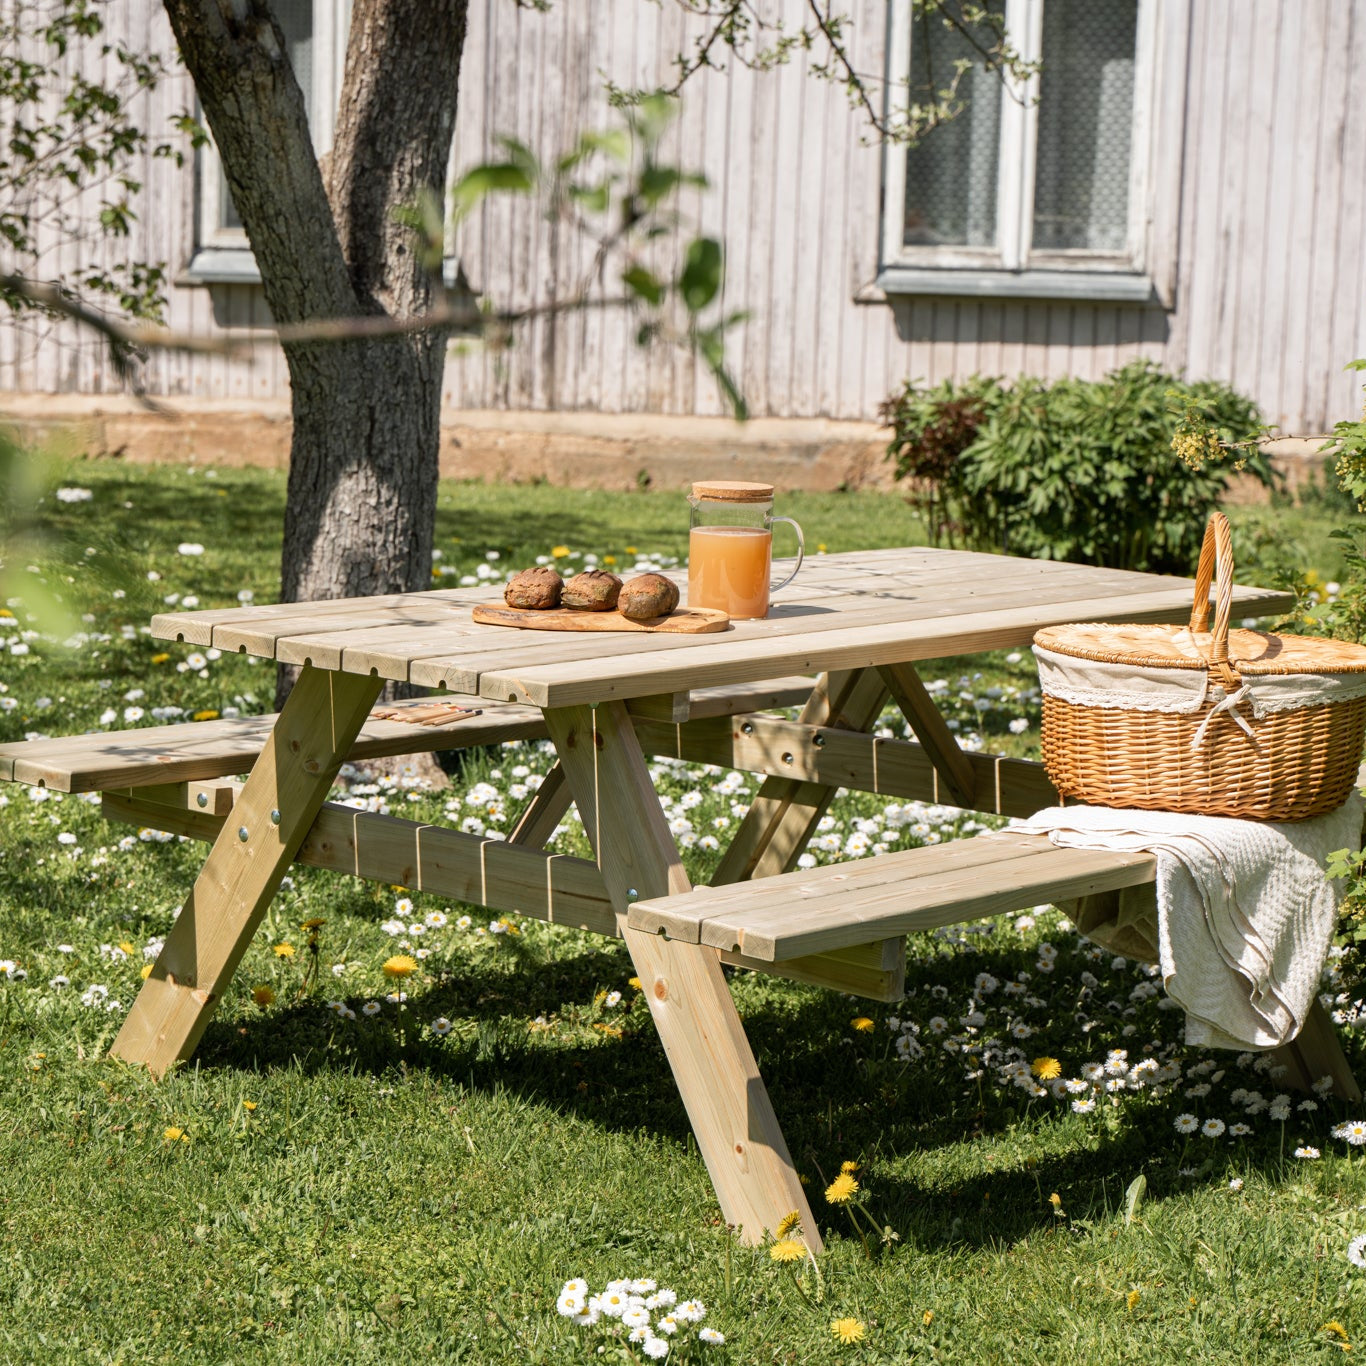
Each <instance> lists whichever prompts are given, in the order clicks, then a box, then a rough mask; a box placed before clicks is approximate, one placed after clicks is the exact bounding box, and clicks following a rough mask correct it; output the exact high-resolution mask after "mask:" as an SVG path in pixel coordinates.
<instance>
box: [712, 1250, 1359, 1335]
mask: <svg viewBox="0 0 1366 1366" xmlns="http://www.w3.org/2000/svg"><path fill="white" fill-rule="evenodd" d="M1362 1241H1363V1242H1366V1239H1363V1240H1362ZM1362 1265H1366V1262H1363V1263H1362ZM697 1340H698V1342H705V1343H708V1344H709V1345H711V1346H713V1347H719V1346H720V1345H721V1344H722V1343H723V1342H725V1340H726V1335H725V1334H724V1333H718V1332H717V1331H716V1329H715V1328H699V1329H698V1330H697Z"/></svg>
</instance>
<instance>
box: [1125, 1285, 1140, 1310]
mask: <svg viewBox="0 0 1366 1366" xmlns="http://www.w3.org/2000/svg"><path fill="white" fill-rule="evenodd" d="M1138 1294H1139V1292H1138V1290H1137V1289H1134V1290H1131V1291H1129V1293H1128V1294H1127V1295H1126V1296H1125V1297H1124V1302H1125V1303H1126V1304H1127V1305H1128V1306H1129V1309H1130V1312H1132V1311H1133V1310H1135V1309H1137V1308H1138Z"/></svg>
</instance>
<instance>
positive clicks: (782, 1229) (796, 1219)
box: [773, 1209, 802, 1238]
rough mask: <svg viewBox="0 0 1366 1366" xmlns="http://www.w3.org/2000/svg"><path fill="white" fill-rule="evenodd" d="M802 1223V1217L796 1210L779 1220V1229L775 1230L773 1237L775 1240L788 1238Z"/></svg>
mask: <svg viewBox="0 0 1366 1366" xmlns="http://www.w3.org/2000/svg"><path fill="white" fill-rule="evenodd" d="M801 1222H802V1216H801V1215H800V1214H798V1213H797V1211H796V1210H795V1209H794V1210H792V1211H790V1212H789V1213H787V1214H784V1215H783V1217H782V1218H781V1219H779V1220H778V1227H777V1228H775V1229H774V1230H773V1236H774V1237H775V1238H786V1237H787V1235H788V1234H789V1233H791V1232H793V1231H794V1230H795V1229H796V1228H797V1226H798V1225H799V1224H800V1223H801Z"/></svg>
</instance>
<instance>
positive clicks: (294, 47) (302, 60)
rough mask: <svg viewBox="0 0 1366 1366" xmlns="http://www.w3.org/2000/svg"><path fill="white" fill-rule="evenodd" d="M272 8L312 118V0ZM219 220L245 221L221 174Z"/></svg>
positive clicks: (232, 224)
mask: <svg viewBox="0 0 1366 1366" xmlns="http://www.w3.org/2000/svg"><path fill="white" fill-rule="evenodd" d="M271 8H272V9H273V10H274V11H275V20H276V22H277V23H278V24H279V25H280V28H281V29H282V30H283V31H284V35H285V48H286V50H287V51H288V53H289V63H290V65H291V66H292V67H293V68H294V78H295V80H297V81H298V82H299V89H300V90H302V91H303V93H304V108H305V109H307V110H308V117H309V120H310V121H312V118H313V0H273V2H272V5H271ZM218 185H219V200H220V203H219V206H218V211H219V221H220V222H221V223H222V225H223V227H225V228H240V227H241V226H242V220H241V218H240V217H238V214H237V206H236V205H235V204H234V203H233V202H232V195H231V194H230V193H229V192H228V182H227V179H226V177H224V176H222V175H220V176H219V178H218Z"/></svg>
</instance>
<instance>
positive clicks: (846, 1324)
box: [830, 1319, 868, 1347]
mask: <svg viewBox="0 0 1366 1366" xmlns="http://www.w3.org/2000/svg"><path fill="white" fill-rule="evenodd" d="M830 1331H831V1332H832V1333H833V1334H834V1335H835V1336H836V1337H837V1338H839V1340H840V1341H841V1342H842V1343H843V1344H844V1345H845V1346H846V1347H847V1346H849V1344H850V1343H853V1342H862V1341H863V1339H864V1338H865V1337H866V1336H867V1334H868V1330H867V1329H866V1328H865V1327H864V1326H863V1324H861V1323H860V1322H859V1321H858V1319H832V1320H831V1321H830Z"/></svg>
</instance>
